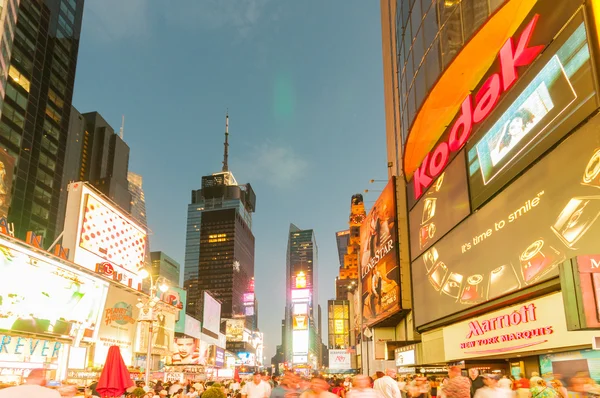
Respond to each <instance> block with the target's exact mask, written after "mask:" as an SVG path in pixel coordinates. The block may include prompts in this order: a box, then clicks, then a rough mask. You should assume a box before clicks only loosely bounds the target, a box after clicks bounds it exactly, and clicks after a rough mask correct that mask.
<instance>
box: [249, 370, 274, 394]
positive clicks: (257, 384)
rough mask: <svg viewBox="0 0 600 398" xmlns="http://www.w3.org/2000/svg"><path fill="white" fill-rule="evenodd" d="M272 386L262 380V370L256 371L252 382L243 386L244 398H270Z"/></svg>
mask: <svg viewBox="0 0 600 398" xmlns="http://www.w3.org/2000/svg"><path fill="white" fill-rule="evenodd" d="M270 396H271V386H270V385H269V383H266V382H264V381H263V380H262V375H261V374H260V372H255V373H254V376H253V377H252V381H251V382H250V383H246V384H245V385H244V387H243V388H242V398H269V397H270Z"/></svg>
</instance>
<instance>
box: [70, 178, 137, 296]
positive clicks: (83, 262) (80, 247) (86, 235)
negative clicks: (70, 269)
mask: <svg viewBox="0 0 600 398" xmlns="http://www.w3.org/2000/svg"><path fill="white" fill-rule="evenodd" d="M68 191H69V192H68V199H67V211H66V215H65V225H64V234H63V246H64V247H65V248H67V249H69V260H71V261H73V262H74V263H76V264H78V265H80V266H82V267H85V268H88V269H91V270H93V271H96V272H99V273H102V274H104V275H105V276H108V277H110V278H112V279H115V280H117V281H120V282H121V283H123V284H125V285H128V286H130V287H133V288H135V289H140V288H141V280H142V279H141V278H140V277H139V272H140V271H141V270H142V268H143V267H144V264H145V255H146V245H147V240H146V231H145V229H144V228H143V227H141V226H140V225H138V224H137V223H136V222H135V221H134V220H133V219H131V218H129V216H128V215H127V214H126V213H125V212H124V211H123V210H121V209H119V208H118V207H117V206H116V205H114V204H112V203H111V202H109V200H108V199H106V198H104V197H103V195H101V194H100V193H98V192H97V191H96V190H95V189H94V188H92V187H91V186H90V185H89V184H87V183H82V182H74V183H72V184H69V186H68Z"/></svg>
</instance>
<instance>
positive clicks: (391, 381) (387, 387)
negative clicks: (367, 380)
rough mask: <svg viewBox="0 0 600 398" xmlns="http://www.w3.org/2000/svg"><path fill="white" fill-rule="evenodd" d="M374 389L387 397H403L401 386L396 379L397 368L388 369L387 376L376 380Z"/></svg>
mask: <svg viewBox="0 0 600 398" xmlns="http://www.w3.org/2000/svg"><path fill="white" fill-rule="evenodd" d="M373 389H375V390H376V391H379V392H380V393H381V394H382V395H383V396H384V397H385V398H401V397H402V395H401V394H400V388H399V387H398V382H397V381H396V369H386V370H385V376H383V377H380V378H378V379H377V380H375V383H374V384H373Z"/></svg>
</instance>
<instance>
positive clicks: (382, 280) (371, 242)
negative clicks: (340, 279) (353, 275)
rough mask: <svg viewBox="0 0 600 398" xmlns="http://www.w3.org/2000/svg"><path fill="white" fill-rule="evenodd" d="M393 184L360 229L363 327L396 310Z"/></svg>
mask: <svg viewBox="0 0 600 398" xmlns="http://www.w3.org/2000/svg"><path fill="white" fill-rule="evenodd" d="M397 246H398V241H397V235H396V184H395V180H394V179H391V180H390V181H389V182H388V184H387V185H386V186H385V188H384V189H383V191H382V192H381V195H380V196H379V198H378V199H377V200H376V201H375V203H374V204H373V207H372V208H371V211H369V214H368V215H367V218H366V219H365V220H364V221H363V223H362V225H361V227H360V248H361V252H360V280H361V283H362V314H363V324H364V325H366V326H372V325H374V324H375V323H377V322H379V321H381V320H382V319H385V318H387V317H388V316H390V315H391V314H393V313H395V312H396V311H398V310H399V309H400V285H399V281H400V272H399V267H398V247H397Z"/></svg>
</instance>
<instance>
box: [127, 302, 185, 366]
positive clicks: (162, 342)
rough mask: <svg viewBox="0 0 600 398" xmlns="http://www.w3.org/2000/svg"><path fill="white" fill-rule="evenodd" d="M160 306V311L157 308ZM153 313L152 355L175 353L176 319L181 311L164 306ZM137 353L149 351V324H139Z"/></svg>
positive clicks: (136, 343) (136, 342)
mask: <svg viewBox="0 0 600 398" xmlns="http://www.w3.org/2000/svg"><path fill="white" fill-rule="evenodd" d="M159 306H160V309H159V308H157V307H159ZM157 307H155V308H154V309H153V311H151V317H152V319H153V322H154V323H153V325H154V326H153V333H152V343H151V344H152V353H153V354H154V355H170V354H171V352H173V341H174V339H175V319H176V316H177V313H178V312H179V310H177V309H172V308H171V307H167V306H164V305H160V303H159V305H157ZM134 348H135V352H139V353H145V352H146V351H147V349H148V322H138V323H137V336H136V340H135V346H134Z"/></svg>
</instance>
